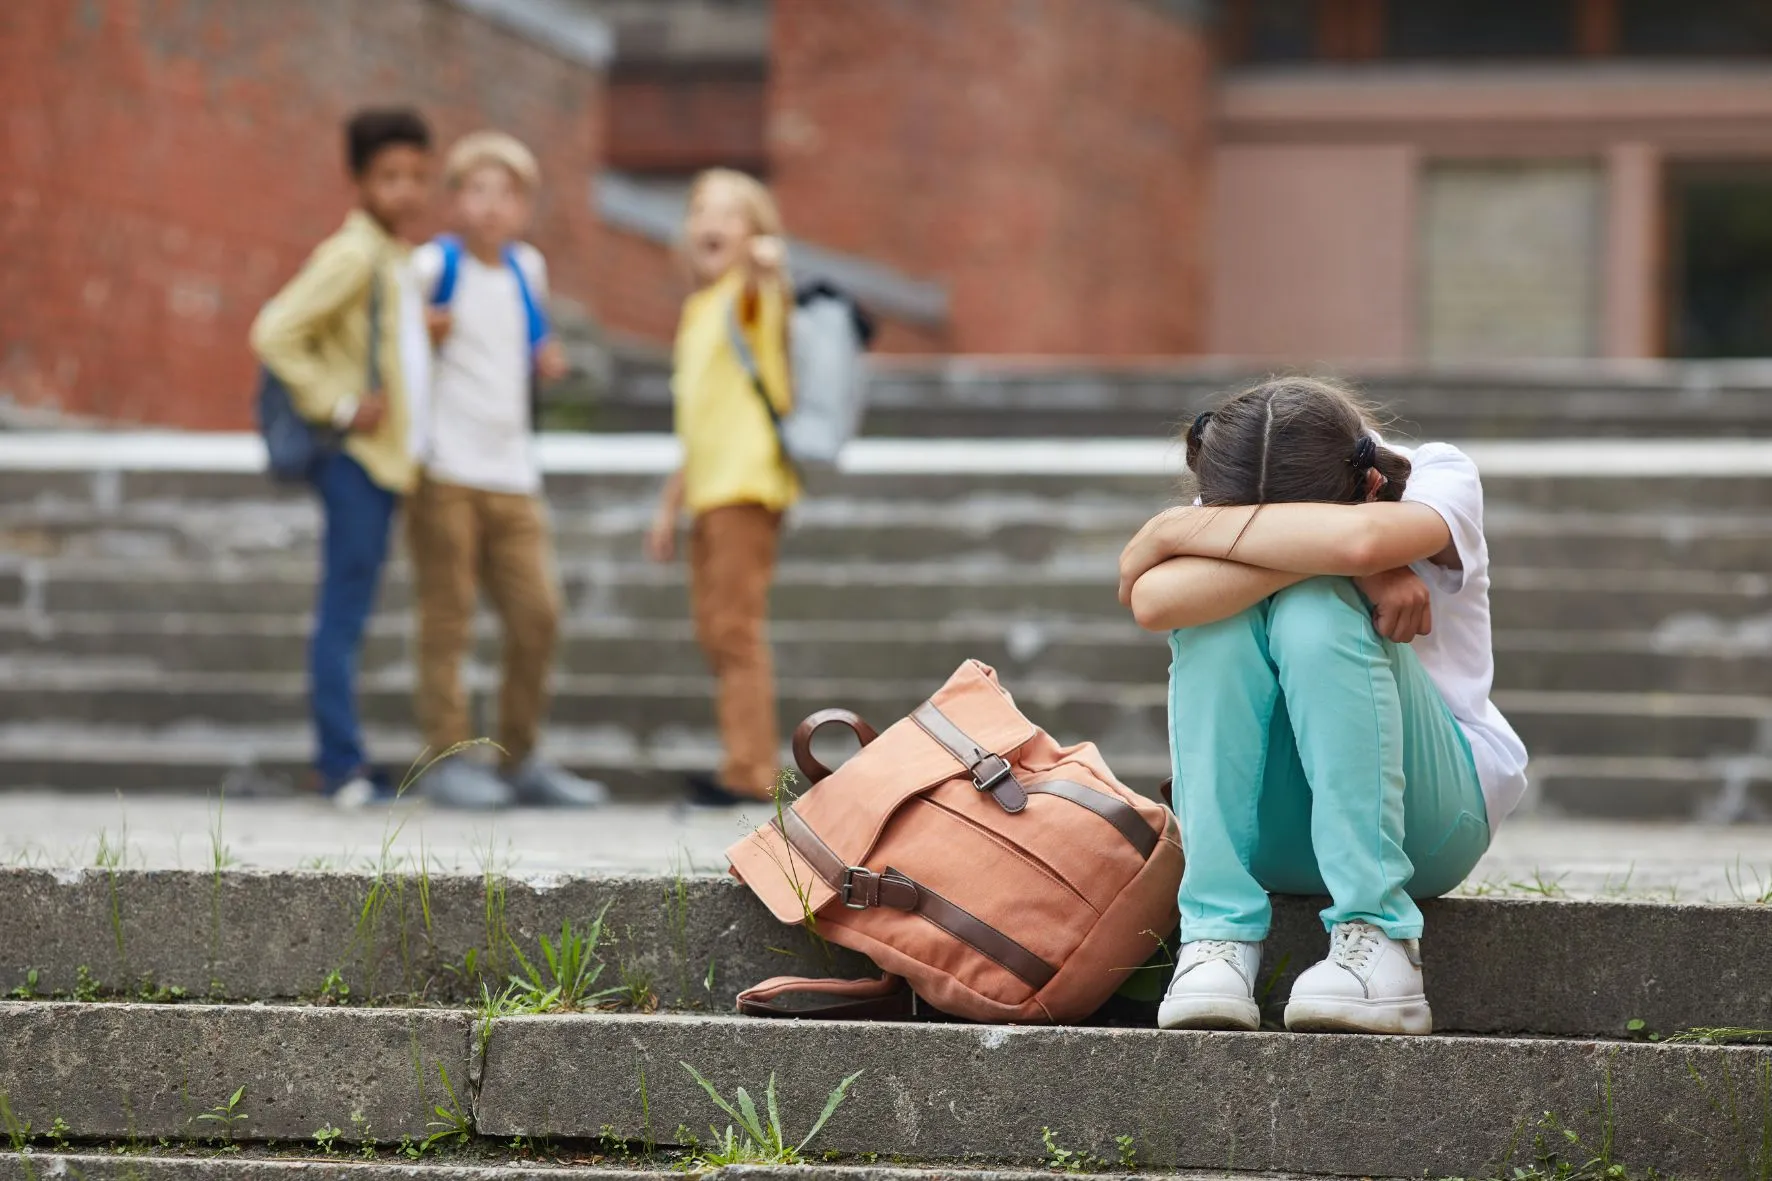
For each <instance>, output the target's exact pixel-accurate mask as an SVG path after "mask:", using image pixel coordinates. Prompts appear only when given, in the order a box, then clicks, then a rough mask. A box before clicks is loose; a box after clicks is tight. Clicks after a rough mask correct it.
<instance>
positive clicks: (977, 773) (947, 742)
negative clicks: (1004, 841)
mask: <svg viewBox="0 0 1772 1181" xmlns="http://www.w3.org/2000/svg"><path fill="white" fill-rule="evenodd" d="M911 721H913V722H915V723H917V725H918V727H920V728H921V729H922V731H923V733H925V734H927V735H929V737H931V738H933V739H935V741H936V742H938V743H940V744H941V746H942V747H943V749H945V750H946V751H947V752H948V753H949V754H951V755H953V756H954V757H955V758H956V759H959V760H960V765H961V766H962V767H964V768H966V772H967V774H969V775H971V776H972V786H974V787H976V788H977V789H978V790H979V791H988V792H990V793H991V797H992V798H993V799H995V800H996V801H997V803H999V804H1001V805H1002V806H1003V811H1005V812H1019V811H1021V810H1022V809H1023V808H1025V807H1027V806H1028V793H1027V791H1026V789H1024V788H1023V787H1022V786H1021V784H1020V783H1019V782H1018V781H1017V780H1016V778H1015V773H1014V771H1013V770H1012V769H1011V768H1010V766H1009V760H1008V759H1005V758H1004V757H1003V756H1002V755H1000V754H996V753H995V752H993V751H988V750H986V749H985V748H984V747H982V746H980V745H978V743H976V742H974V741H972V739H971V738H968V737H967V736H966V732H965V731H964V730H962V729H960V727H958V726H956V725H954V723H953V722H952V721H950V720H949V719H948V716H947V715H946V714H944V713H942V712H941V710H939V709H937V708H936V706H935V703H934V702H933V701H925V702H924V703H923V704H922V705H919V706H918V707H917V708H916V710H915V711H914V712H913V713H912V714H911Z"/></svg>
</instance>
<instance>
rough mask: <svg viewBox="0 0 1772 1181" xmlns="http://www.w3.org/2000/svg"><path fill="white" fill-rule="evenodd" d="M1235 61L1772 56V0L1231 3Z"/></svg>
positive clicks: (1229, 52)
mask: <svg viewBox="0 0 1772 1181" xmlns="http://www.w3.org/2000/svg"><path fill="white" fill-rule="evenodd" d="M1220 11H1221V12H1222V14H1223V24H1222V26H1221V30H1222V33H1223V45H1224V51H1225V56H1226V57H1227V58H1228V59H1229V60H1231V61H1234V62H1251V63H1287V62H1307V61H1316V62H1337V61H1339V62H1347V61H1468V62H1477V61H1518V60H1528V61H1529V60H1535V59H1539V60H1542V59H1547V58H1557V59H1574V58H1608V57H1696V58H1741V57H1762V58H1763V57H1772V0H1223V2H1222V5H1221V9H1220Z"/></svg>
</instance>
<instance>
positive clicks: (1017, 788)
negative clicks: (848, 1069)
mask: <svg viewBox="0 0 1772 1181" xmlns="http://www.w3.org/2000/svg"><path fill="white" fill-rule="evenodd" d="M833 722H835V723H841V724H844V725H847V726H849V727H850V728H851V729H853V730H854V731H855V732H856V735H857V736H858V737H859V738H860V739H861V741H862V744H863V747H862V750H861V751H860V752H859V753H857V754H856V755H855V756H854V757H853V758H851V759H850V760H849V761H848V762H846V763H844V764H843V765H842V766H841V767H840V768H838V769H837V770H836V771H835V772H832V771H828V770H826V768H824V767H823V766H821V765H820V764H819V763H818V761H817V760H816V759H814V758H813V756H812V751H811V747H810V742H811V738H812V734H813V732H814V731H815V730H817V729H818V728H819V727H820V726H823V725H825V724H827V723H833ZM794 754H795V759H796V761H797V762H798V763H799V764H800V769H801V771H802V772H804V773H805V775H806V777H807V778H808V779H809V780H811V781H812V783H813V786H812V787H811V788H810V789H808V790H807V791H806V792H805V793H804V794H803V795H801V796H800V797H799V798H798V799H797V800H795V801H794V803H793V805H792V806H791V807H787V808H783V809H782V810H781V812H780V817H779V819H778V820H776V821H774V822H772V823H770V824H767V825H764V826H763V827H762V828H759V829H758V830H757V831H755V832H753V833H751V834H750V835H749V836H747V837H746V838H745V839H743V840H742V841H740V842H739V843H738V844H736V845H734V846H733V847H732V848H731V849H729V850H728V851H727V857H728V858H730V860H731V862H732V872H733V873H734V874H735V875H736V876H737V877H738V878H739V879H740V880H742V881H743V882H744V883H745V884H746V885H748V886H749V887H750V888H751V889H752V890H754V891H755V892H756V893H757V895H758V897H760V898H762V900H763V901H764V903H765V904H766V905H768V907H769V909H770V911H771V912H772V913H773V914H774V915H775V917H776V918H778V919H780V920H781V921H782V922H784V923H801V922H806V921H807V920H808V918H809V917H815V918H816V922H817V928H818V934H819V935H820V936H821V937H823V938H825V939H828V940H830V941H831V942H832V943H836V944H840V945H842V946H844V947H848V948H851V949H853V950H855V951H859V952H861V953H862V954H864V955H866V956H868V957H869V958H871V959H872V960H873V961H874V963H876V964H878V965H879V966H880V968H881V969H882V970H883V971H884V972H885V973H886V975H885V976H884V977H882V978H880V979H878V980H811V979H803V978H799V977H778V978H776V979H774V980H766V981H764V982H763V983H762V984H759V985H757V986H756V987H755V988H752V989H750V990H748V991H746V992H745V993H742V994H741V995H740V996H739V998H738V1007H739V1011H740V1012H744V1013H751V1014H755V1015H759V1016H808V1017H810V1016H820V1017H903V1016H911V1015H913V1014H914V1013H915V1011H916V1008H917V1001H918V999H919V998H920V999H921V1000H922V1001H924V1002H927V1004H928V1005H930V1006H932V1007H933V1008H935V1009H937V1010H939V1011H940V1012H941V1013H944V1014H947V1015H949V1016H953V1017H963V1018H968V1019H970V1020H974V1021H1013V1022H1058V1023H1062V1022H1076V1021H1082V1020H1084V1019H1086V1018H1088V1017H1089V1016H1090V1015H1091V1014H1093V1013H1094V1012H1095V1011H1096V1010H1097V1009H1098V1008H1100V1007H1101V1005H1102V1004H1103V1002H1105V1001H1106V1000H1107V999H1108V997H1110V996H1111V995H1113V993H1114V991H1115V990H1116V989H1118V988H1119V987H1120V985H1121V984H1123V983H1124V982H1125V980H1126V977H1127V973H1128V972H1130V971H1131V970H1132V969H1135V968H1137V967H1138V966H1139V965H1141V964H1143V963H1144V962H1145V961H1146V960H1147V959H1149V958H1150V956H1151V954H1152V952H1154V951H1155V950H1156V947H1157V943H1158V940H1159V939H1160V938H1161V937H1162V936H1165V935H1167V934H1169V933H1170V932H1172V931H1173V930H1174V929H1175V924H1176V901H1175V895H1176V890H1177V888H1178V887H1179V886H1180V884H1181V864H1182V862H1181V844H1180V841H1179V839H1178V834H1177V828H1176V823H1175V817H1174V816H1173V815H1171V814H1170V812H1169V810H1168V809H1167V808H1165V807H1163V806H1162V805H1161V804H1158V803H1155V802H1153V801H1151V800H1148V799H1145V798H1144V797H1142V796H1140V795H1138V794H1137V793H1135V792H1133V791H1132V790H1131V789H1130V788H1128V787H1126V786H1125V785H1124V784H1122V783H1121V782H1120V781H1119V780H1117V779H1115V778H1114V775H1113V772H1111V771H1109V770H1108V767H1107V764H1106V763H1105V762H1103V761H1102V758H1101V754H1100V753H1099V752H1098V751H1097V750H1096V748H1095V745H1094V744H1093V743H1083V744H1081V745H1079V746H1071V747H1061V746H1059V745H1058V743H1056V742H1054V741H1053V740H1052V737H1051V736H1050V735H1049V734H1047V733H1046V732H1045V731H1044V730H1042V729H1040V728H1039V727H1038V726H1035V725H1034V724H1033V723H1032V722H1030V721H1028V720H1027V718H1026V717H1024V716H1023V715H1022V713H1021V711H1020V710H1019V709H1017V708H1016V706H1015V702H1014V701H1013V700H1012V699H1011V698H1010V696H1009V694H1008V693H1007V692H1005V691H1004V690H1003V688H1002V687H1001V686H1000V685H998V683H997V674H996V673H995V672H993V671H992V670H991V669H989V668H987V667H986V666H985V665H983V664H980V663H978V662H977V661H968V662H967V663H965V664H963V665H961V666H960V669H959V671H957V672H956V673H954V675H953V676H952V677H951V678H950V679H949V680H948V683H947V684H946V685H944V686H942V688H941V690H940V691H939V692H937V693H936V694H935V696H934V697H932V698H930V699H929V700H928V701H927V702H925V703H924V704H923V705H921V706H919V707H918V708H917V709H916V710H915V711H914V712H913V713H912V714H911V716H910V717H908V718H906V719H904V720H903V721H900V722H899V723H898V724H897V725H895V726H893V727H892V728H891V729H889V730H887V731H886V732H885V733H884V734H880V735H878V736H876V735H875V733H874V731H873V730H872V729H871V728H870V727H869V726H868V725H867V723H865V722H863V721H862V720H861V719H860V718H858V717H856V716H855V715H854V714H852V713H849V712H848V711H846V710H825V711H823V712H820V713H816V714H813V715H812V716H811V717H809V718H807V719H806V721H805V722H803V723H801V725H800V728H799V729H798V730H797V731H796V732H795V735H794ZM907 985H908V988H907ZM793 993H807V994H814V995H822V996H823V997H824V998H826V999H825V1000H824V1002H823V1003H821V1004H819V1005H817V1006H816V1007H811V1008H789V1007H787V1006H784V1005H781V1004H779V1003H777V1000H778V998H780V997H782V996H785V995H788V994H793ZM913 994H914V995H913Z"/></svg>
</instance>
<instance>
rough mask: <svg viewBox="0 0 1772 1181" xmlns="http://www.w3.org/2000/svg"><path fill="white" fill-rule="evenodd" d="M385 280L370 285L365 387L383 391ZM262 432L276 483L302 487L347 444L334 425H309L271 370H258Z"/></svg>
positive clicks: (375, 276) (372, 279)
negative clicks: (380, 354) (383, 289)
mask: <svg viewBox="0 0 1772 1181" xmlns="http://www.w3.org/2000/svg"><path fill="white" fill-rule="evenodd" d="M380 351H381V275H380V274H379V273H376V274H373V275H371V276H370V280H369V373H368V384H367V385H365V386H364V387H363V388H364V389H365V390H366V391H374V390H378V389H380V388H381V358H380V356H379V353H380ZM257 401H258V433H259V436H260V437H261V438H263V439H264V442H265V455H266V457H267V458H268V459H269V461H270V462H269V465H268V470H269V473H270V477H271V479H272V480H274V481H276V482H277V483H279V484H301V483H306V482H307V481H308V480H310V479H312V478H313V474H314V469H315V468H316V467H318V466H319V464H320V462H321V461H322V460H324V459H326V458H327V457H328V456H330V455H332V454H333V453H334V452H336V451H337V450H338V449H339V447H340V446H342V445H343V444H344V432H343V431H340V430H338V429H337V428H335V427H332V426H330V425H321V424H318V423H313V422H309V421H308V420H307V419H305V418H303V417H302V416H301V414H300V412H298V411H297V410H296V408H295V399H294V398H293V397H292V396H290V393H289V387H288V386H287V385H285V384H283V379H282V378H281V377H278V376H277V375H276V374H275V373H272V372H271V370H270V368H269V367H268V366H265V365H260V366H259V368H258V399H257Z"/></svg>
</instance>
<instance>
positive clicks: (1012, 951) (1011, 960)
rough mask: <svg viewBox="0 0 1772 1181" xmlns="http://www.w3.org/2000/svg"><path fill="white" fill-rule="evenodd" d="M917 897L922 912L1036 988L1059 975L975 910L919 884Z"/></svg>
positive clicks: (918, 909)
mask: <svg viewBox="0 0 1772 1181" xmlns="http://www.w3.org/2000/svg"><path fill="white" fill-rule="evenodd" d="M886 872H887V873H894V872H896V871H894V870H891V869H888V870H887V871H886ZM900 876H902V875H900ZM905 880H906V881H909V880H910V879H909V878H906V879H905ZM917 898H918V905H917V913H918V914H920V915H922V916H923V917H924V918H926V919H928V920H929V921H930V922H932V923H934V924H935V925H936V926H938V927H940V928H941V929H942V930H944V931H946V932H947V933H948V934H949V935H952V936H953V937H954V938H955V939H958V940H959V941H960V942H961V943H964V944H967V945H968V946H970V947H971V948H972V950H974V951H976V952H978V953H979V954H980V955H983V956H987V957H989V958H990V959H993V960H995V961H996V962H997V963H999V964H1001V965H1002V966H1003V967H1005V968H1007V969H1009V971H1011V972H1013V973H1015V974H1016V975H1017V976H1019V977H1021V979H1022V981H1023V982H1024V983H1026V984H1027V985H1028V986H1029V987H1030V988H1033V989H1034V990H1035V991H1038V990H1040V989H1042V988H1045V987H1046V985H1048V984H1050V983H1051V982H1052V978H1053V977H1054V976H1056V975H1058V969H1056V968H1054V967H1053V966H1052V965H1051V964H1049V963H1047V962H1046V961H1045V960H1043V959H1041V958H1040V957H1039V956H1037V955H1035V954H1034V953H1033V952H1031V951H1029V950H1028V949H1027V948H1025V947H1023V946H1022V945H1021V944H1019V943H1017V942H1016V941H1015V940H1013V939H1011V938H1009V936H1007V935H1005V934H1003V932H1001V931H999V930H997V929H996V928H995V927H993V926H991V925H990V924H988V923H986V922H984V921H983V920H981V919H979V918H978V917H977V916H975V915H973V914H972V913H971V912H969V911H965V910H962V909H960V908H959V907H958V906H955V905H954V904H953V903H952V902H949V901H948V900H947V899H946V898H943V897H942V896H941V895H940V894H937V893H935V892H934V891H933V890H929V889H926V888H924V887H922V886H918V887H917Z"/></svg>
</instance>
